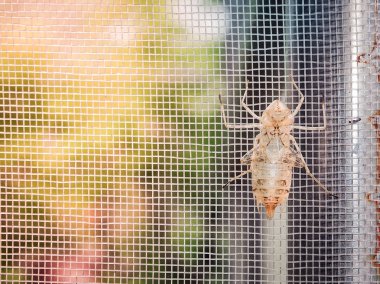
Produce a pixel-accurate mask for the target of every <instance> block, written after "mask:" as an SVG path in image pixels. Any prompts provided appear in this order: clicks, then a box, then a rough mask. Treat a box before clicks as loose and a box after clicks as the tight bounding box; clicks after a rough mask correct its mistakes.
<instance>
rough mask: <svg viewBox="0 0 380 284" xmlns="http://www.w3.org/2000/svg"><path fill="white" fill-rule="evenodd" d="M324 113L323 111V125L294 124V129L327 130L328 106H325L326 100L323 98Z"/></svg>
mask: <svg viewBox="0 0 380 284" xmlns="http://www.w3.org/2000/svg"><path fill="white" fill-rule="evenodd" d="M322 113H323V126H302V125H294V126H293V128H294V129H300V130H311V131H313V130H326V127H327V117H326V106H325V100H324V99H323V100H322Z"/></svg>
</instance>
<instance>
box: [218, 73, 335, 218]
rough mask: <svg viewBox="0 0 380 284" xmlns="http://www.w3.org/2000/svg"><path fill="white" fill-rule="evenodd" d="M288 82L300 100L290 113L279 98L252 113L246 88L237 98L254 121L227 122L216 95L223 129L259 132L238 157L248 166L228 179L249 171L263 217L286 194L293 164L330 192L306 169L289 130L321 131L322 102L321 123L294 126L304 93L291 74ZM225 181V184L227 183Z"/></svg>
mask: <svg viewBox="0 0 380 284" xmlns="http://www.w3.org/2000/svg"><path fill="white" fill-rule="evenodd" d="M291 79H292V83H293V85H294V86H295V88H296V89H297V91H298V94H299V96H300V101H299V103H298V105H297V107H296V109H295V110H294V111H293V112H292V111H291V110H290V109H289V108H288V107H287V106H286V105H285V104H284V103H282V102H281V101H280V100H274V101H273V102H272V103H271V104H270V105H269V106H268V107H267V108H266V109H265V110H264V112H263V114H262V116H258V115H257V114H255V113H254V112H253V111H252V110H251V109H250V108H249V107H248V106H247V105H246V103H245V98H246V96H247V92H248V84H247V89H246V91H245V93H244V96H243V98H242V100H241V105H242V107H243V108H244V109H245V110H246V111H247V112H248V113H249V114H251V115H252V116H253V118H254V119H257V120H258V121H259V122H258V123H250V124H230V123H228V121H227V117H226V114H225V111H224V106H223V102H222V99H221V96H220V95H219V100H220V105H221V111H222V115H223V121H224V125H225V126H226V127H227V128H235V129H236V128H237V129H243V128H258V129H259V130H260V133H259V134H258V135H257V136H256V138H255V142H254V145H253V148H252V149H251V150H250V151H249V152H248V153H247V154H245V155H244V156H243V157H242V158H241V162H242V163H243V164H246V165H249V166H250V168H249V169H248V170H247V171H245V172H243V173H242V174H240V175H238V176H237V177H235V178H233V179H231V180H230V181H229V182H228V183H227V184H229V183H230V182H232V181H234V180H236V179H238V178H240V177H242V176H244V175H245V174H247V173H251V174H252V188H253V194H254V196H255V198H256V202H257V204H258V206H260V205H263V206H264V207H265V210H266V215H267V218H269V219H271V218H273V216H274V214H275V210H276V208H277V207H278V206H279V205H282V204H284V203H286V201H287V200H288V197H289V193H290V186H291V181H292V173H293V168H294V167H302V168H305V170H306V173H307V174H308V175H309V176H310V177H311V178H312V179H313V180H314V181H315V182H316V183H317V184H318V185H319V186H320V187H321V188H322V189H323V190H324V191H325V192H326V193H329V194H331V195H332V193H331V192H330V191H328V190H327V189H326V187H325V186H324V185H322V183H321V182H320V181H319V180H318V179H317V178H316V177H315V176H314V175H313V174H312V173H311V172H310V170H309V168H308V166H307V164H306V162H305V160H304V158H303V156H302V154H301V150H300V148H299V146H298V144H297V142H296V140H295V139H294V137H293V136H292V135H291V132H292V130H293V129H300V130H324V129H325V128H326V113H325V105H324V102H322V110H323V121H324V125H323V126H317V127H306V126H297V125H294V117H295V116H296V115H297V113H298V112H299V110H300V108H301V106H302V104H303V100H304V96H303V94H302V93H301V91H300V90H299V88H298V86H297V84H296V83H295V82H294V80H293V77H292V76H291ZM227 184H226V185H227Z"/></svg>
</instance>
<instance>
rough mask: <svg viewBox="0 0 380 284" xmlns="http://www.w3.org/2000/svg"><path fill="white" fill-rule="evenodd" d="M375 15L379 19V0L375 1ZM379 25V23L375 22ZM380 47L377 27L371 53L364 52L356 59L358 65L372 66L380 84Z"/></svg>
mask: <svg viewBox="0 0 380 284" xmlns="http://www.w3.org/2000/svg"><path fill="white" fill-rule="evenodd" d="M374 14H375V16H376V18H377V17H378V8H377V0H376V1H375V11H374ZM375 24H377V21H376V22H375ZM379 47H380V34H379V33H378V32H377V26H376V32H375V34H374V35H373V42H372V46H371V48H370V50H369V52H362V53H359V54H358V56H357V57H356V62H357V63H364V64H368V65H370V66H372V67H373V68H374V70H375V72H376V74H377V82H378V83H380V62H379V61H380V54H379Z"/></svg>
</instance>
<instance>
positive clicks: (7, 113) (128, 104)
mask: <svg viewBox="0 0 380 284" xmlns="http://www.w3.org/2000/svg"><path fill="white" fill-rule="evenodd" d="M11 2H12V1H10V2H9V3H4V4H1V5H0V7H1V8H0V9H1V10H0V37H1V39H2V40H1V56H0V72H1V85H0V94H1V100H0V107H1V112H0V115H1V132H0V133H1V142H0V143H1V144H0V148H1V159H0V169H1V208H2V213H1V275H2V276H1V277H2V278H1V280H2V282H4V283H36V282H37V281H40V282H43V281H45V282H46V283H53V282H57V283H153V282H152V281H153V280H154V279H181V278H189V277H190V278H191V277H193V276H191V275H193V274H198V273H199V274H201V275H203V276H198V277H199V278H202V277H204V279H205V278H207V277H208V278H213V277H214V278H215V279H217V278H218V277H220V276H217V274H218V265H217V261H214V262H212V263H211V262H210V263H209V264H205V263H203V266H205V267H208V268H209V271H199V268H200V267H202V261H209V260H208V258H209V256H208V254H209V253H210V247H211V246H212V244H211V243H210V239H212V238H211V237H210V233H211V232H210V229H209V228H210V218H211V217H210V213H209V212H210V211H212V210H211V208H212V207H213V206H214V205H215V204H214V202H215V201H214V200H216V199H217V196H218V192H217V190H220V189H218V188H216V186H215V184H216V182H215V178H217V177H218V175H219V174H218V173H217V172H218V167H217V161H216V150H217V147H219V145H220V144H221V127H222V125H221V120H220V114H219V111H218V110H217V108H218V107H217V104H216V102H217V101H216V95H217V94H218V93H219V91H220V90H223V88H224V85H225V84H224V82H223V81H224V79H223V78H224V74H223V68H222V65H221V62H223V60H224V48H223V47H224V40H225V36H226V33H227V32H228V30H227V23H228V13H227V10H226V9H225V7H223V6H222V5H221V4H219V2H218V1H202V0H199V1H184V2H182V1H178V2H175V1H163V0H151V1H148V0H146V1H137V0H132V1H112V0H111V1H92V2H91V3H89V2H88V1H84V0H82V1H75V4H74V2H72V1H61V2H60V3H53V2H52V3H48V2H46V1H41V3H38V2H37V3H36V1H32V0H29V1H26V0H25V1H18V2H17V3H11ZM184 7H186V8H184ZM210 261H211V260H210ZM206 274H209V275H208V276H207V275H206ZM212 275H214V276H212ZM149 279H150V280H149ZM5 281H7V282H5ZM154 283H158V282H154Z"/></svg>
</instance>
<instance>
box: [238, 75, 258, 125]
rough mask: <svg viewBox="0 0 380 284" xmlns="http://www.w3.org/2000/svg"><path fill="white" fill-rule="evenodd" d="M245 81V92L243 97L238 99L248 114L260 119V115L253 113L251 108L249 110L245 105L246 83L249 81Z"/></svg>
mask: <svg viewBox="0 0 380 284" xmlns="http://www.w3.org/2000/svg"><path fill="white" fill-rule="evenodd" d="M245 83H246V89H245V92H244V96H243V98H242V99H241V101H240V104H241V106H242V107H243V108H244V109H245V110H246V111H247V112H248V113H249V114H250V115H252V116H253V117H254V118H256V119H258V120H260V116H258V115H257V114H256V113H254V112H253V110H251V109H250V108H249V107H248V106H247V104H246V103H245V99H246V98H247V94H248V83H249V81H246V82H245Z"/></svg>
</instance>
